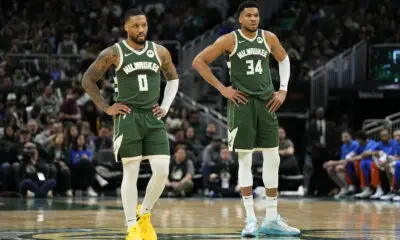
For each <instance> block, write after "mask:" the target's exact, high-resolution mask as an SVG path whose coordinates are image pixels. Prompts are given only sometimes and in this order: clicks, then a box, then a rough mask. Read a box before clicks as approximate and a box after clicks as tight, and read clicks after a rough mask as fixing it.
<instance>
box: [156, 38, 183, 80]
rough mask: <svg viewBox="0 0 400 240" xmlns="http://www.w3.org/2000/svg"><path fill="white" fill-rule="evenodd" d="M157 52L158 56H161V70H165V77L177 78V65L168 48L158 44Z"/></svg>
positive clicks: (169, 78)
mask: <svg viewBox="0 0 400 240" xmlns="http://www.w3.org/2000/svg"><path fill="white" fill-rule="evenodd" d="M157 53H158V56H160V60H161V71H162V72H163V74H164V77H165V79H167V81H169V80H175V79H177V78H178V73H177V72H176V68H175V65H174V63H173V62H172V57H171V54H170V52H169V51H168V49H166V48H165V47H164V46H161V45H157Z"/></svg>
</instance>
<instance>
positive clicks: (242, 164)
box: [238, 152, 253, 187]
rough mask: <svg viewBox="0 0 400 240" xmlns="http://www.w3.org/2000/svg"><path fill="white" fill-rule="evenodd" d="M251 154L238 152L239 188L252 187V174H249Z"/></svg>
mask: <svg viewBox="0 0 400 240" xmlns="http://www.w3.org/2000/svg"><path fill="white" fill-rule="evenodd" d="M252 156H253V153H251V152H248V153H245V152H240V153H239V176H238V177H239V179H238V183H239V186H240V187H249V186H253V174H252V172H251V165H252Z"/></svg>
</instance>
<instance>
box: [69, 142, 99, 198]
mask: <svg viewBox="0 0 400 240" xmlns="http://www.w3.org/2000/svg"><path fill="white" fill-rule="evenodd" d="M69 154H70V159H71V166H70V167H71V174H72V187H73V189H75V190H85V191H86V194H87V195H88V196H89V197H97V193H96V192H95V191H94V189H93V188H92V183H93V179H94V175H95V168H94V165H93V162H92V152H91V151H89V150H87V149H86V138H85V136H84V135H79V136H78V138H76V140H75V142H74V143H73V145H72V149H71V150H70V153H69Z"/></svg>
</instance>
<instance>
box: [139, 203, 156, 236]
mask: <svg viewBox="0 0 400 240" xmlns="http://www.w3.org/2000/svg"><path fill="white" fill-rule="evenodd" d="M141 207H142V205H138V206H137V211H136V216H137V217H136V218H137V221H138V224H139V227H140V230H141V232H142V238H143V240H157V234H156V231H154V228H153V225H151V221H150V217H151V213H146V214H143V215H141V214H140V208H141Z"/></svg>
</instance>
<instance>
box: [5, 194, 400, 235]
mask: <svg viewBox="0 0 400 240" xmlns="http://www.w3.org/2000/svg"><path fill="white" fill-rule="evenodd" d="M121 206H122V205H121V201H120V200H119V199H116V198H105V199H102V198H99V199H86V198H82V199H79V198H75V199H64V198H55V199H53V200H46V199H43V200H40V199H35V200H32V199H31V200H26V199H6V198H3V199H0V239H3V240H5V239H7V240H8V239H58V240H65V239H71V240H74V239H81V240H82V239H85V240H86V239H124V236H125V230H126V229H125V227H124V216H123V212H122V207H121ZM264 206H265V204H264V201H262V200H257V201H256V208H257V209H256V214H257V216H258V217H259V219H261V218H262V217H263V216H264V214H265V213H264V210H263V208H264ZM279 211H280V213H281V215H282V216H283V217H284V218H286V219H288V220H289V223H290V224H291V225H293V226H296V227H298V228H300V229H301V230H302V232H303V234H302V236H301V237H298V238H297V237H296V238H295V237H274V236H271V237H265V236H260V237H259V238H258V239H363V240H364V239H400V203H391V202H388V203H384V202H369V201H330V200H316V199H280V206H279ZM152 221H153V223H154V226H155V228H156V231H157V233H158V236H159V237H158V238H159V239H160V240H163V239H241V237H240V235H239V233H240V230H241V228H242V227H243V222H244V210H243V208H242V205H241V202H240V199H218V200H210V199H187V200H176V199H162V200H161V201H160V202H159V203H158V204H157V206H156V208H155V209H154V213H153V217H152Z"/></svg>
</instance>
